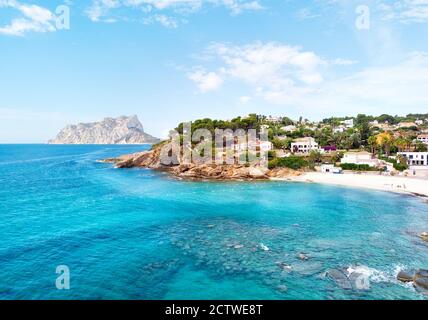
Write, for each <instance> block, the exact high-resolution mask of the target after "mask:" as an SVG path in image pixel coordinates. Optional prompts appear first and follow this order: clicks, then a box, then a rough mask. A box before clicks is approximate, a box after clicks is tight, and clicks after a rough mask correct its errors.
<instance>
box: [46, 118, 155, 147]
mask: <svg viewBox="0 0 428 320" xmlns="http://www.w3.org/2000/svg"><path fill="white" fill-rule="evenodd" d="M159 141H160V139H158V138H155V137H153V136H151V135H149V134H147V133H145V132H144V129H143V126H142V124H141V122H140V121H139V120H138V117H137V116H135V115H134V116H130V117H126V116H122V117H119V118H116V119H114V118H105V119H104V120H103V121H101V122H93V123H79V124H77V125H69V126H67V127H65V128H64V129H62V130H61V132H60V133H59V134H58V135H57V136H56V138H55V139H53V140H49V141H48V143H49V144H144V143H158V142H159Z"/></svg>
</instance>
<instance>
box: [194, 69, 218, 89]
mask: <svg viewBox="0 0 428 320" xmlns="http://www.w3.org/2000/svg"><path fill="white" fill-rule="evenodd" d="M188 78H189V79H190V80H192V81H194V82H195V83H196V85H197V86H198V88H199V90H200V91H201V92H208V91H213V90H217V89H218V88H220V87H221V85H222V84H223V79H222V78H221V77H220V76H219V75H218V74H217V73H215V72H206V71H204V70H202V69H200V70H196V71H194V72H191V73H189V74H188Z"/></svg>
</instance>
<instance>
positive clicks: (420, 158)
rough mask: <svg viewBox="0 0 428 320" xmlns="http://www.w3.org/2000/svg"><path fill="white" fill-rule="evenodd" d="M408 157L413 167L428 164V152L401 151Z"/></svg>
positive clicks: (401, 153) (409, 163) (408, 161)
mask: <svg viewBox="0 0 428 320" xmlns="http://www.w3.org/2000/svg"><path fill="white" fill-rule="evenodd" d="M398 154H400V155H402V156H404V157H406V159H407V164H408V165H409V166H411V167H422V166H428V152H399V153H398Z"/></svg>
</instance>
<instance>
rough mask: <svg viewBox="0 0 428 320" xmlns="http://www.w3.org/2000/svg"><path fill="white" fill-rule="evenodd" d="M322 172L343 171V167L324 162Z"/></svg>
mask: <svg viewBox="0 0 428 320" xmlns="http://www.w3.org/2000/svg"><path fill="white" fill-rule="evenodd" d="M321 172H322V173H336V174H338V173H342V168H340V167H335V166H334V164H322V165H321Z"/></svg>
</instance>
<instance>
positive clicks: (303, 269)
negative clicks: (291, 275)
mask: <svg viewBox="0 0 428 320" xmlns="http://www.w3.org/2000/svg"><path fill="white" fill-rule="evenodd" d="M291 270H292V271H294V272H297V273H299V274H301V275H303V276H312V275H314V274H317V273H320V272H321V271H322V270H323V264H322V263H321V262H318V261H313V262H303V261H301V262H298V263H295V264H293V265H292V266H291Z"/></svg>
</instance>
